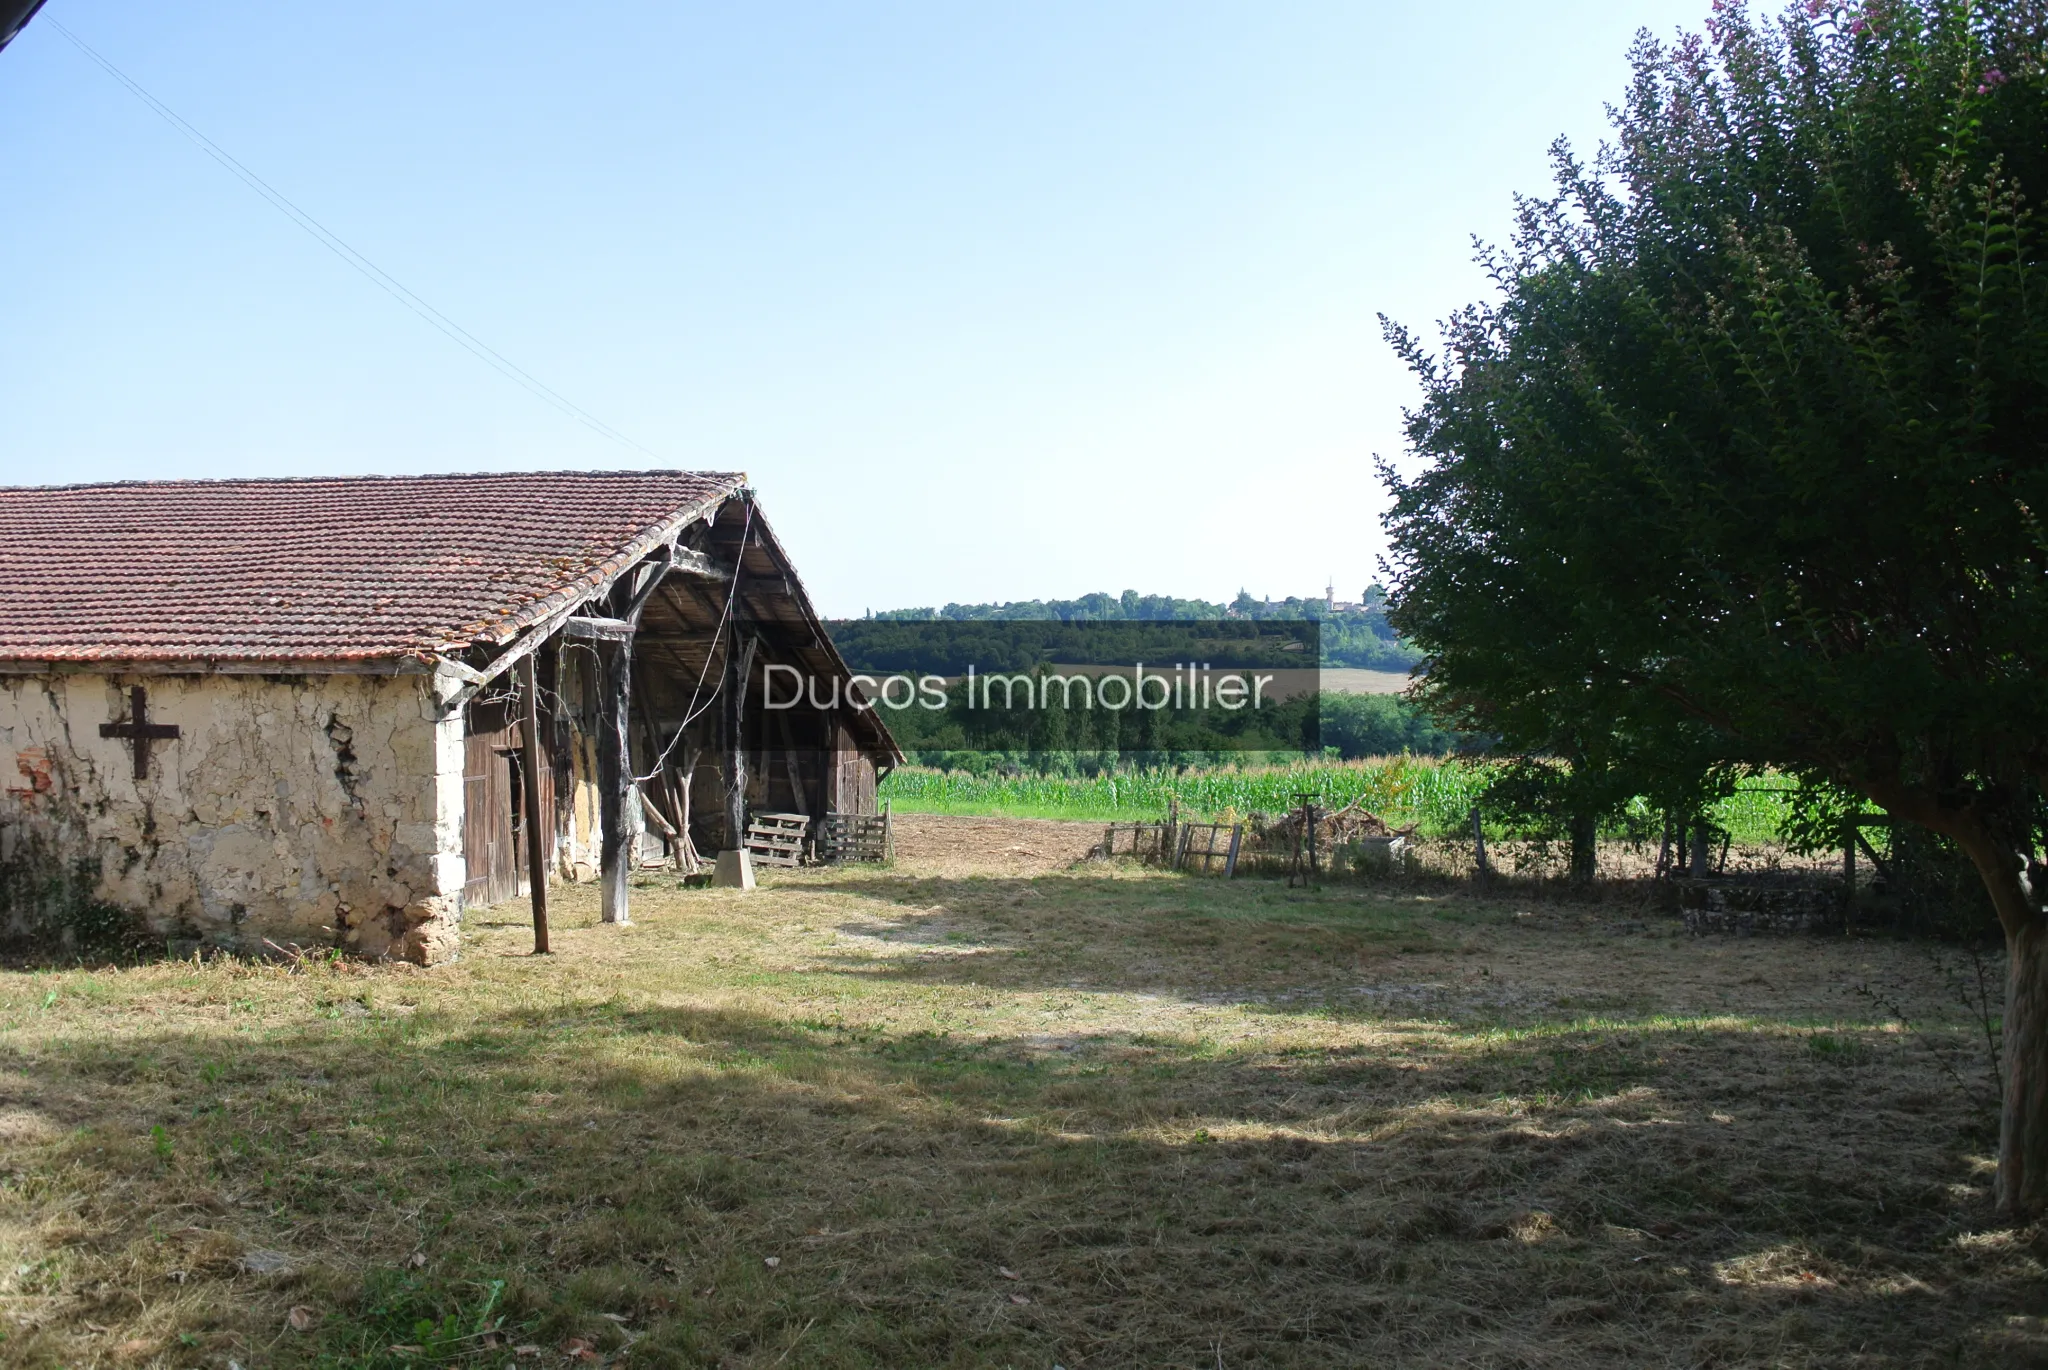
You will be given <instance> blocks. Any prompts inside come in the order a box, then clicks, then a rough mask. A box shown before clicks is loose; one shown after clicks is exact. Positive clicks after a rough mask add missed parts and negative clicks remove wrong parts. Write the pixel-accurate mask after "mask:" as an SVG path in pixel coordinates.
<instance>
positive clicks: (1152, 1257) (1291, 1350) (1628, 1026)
mask: <svg viewBox="0 0 2048 1370" xmlns="http://www.w3.org/2000/svg"><path fill="white" fill-rule="evenodd" d="M900 827H901V831H900V833H899V841H900V844H901V850H902V856H901V859H900V861H899V863H898V865H897V866H896V867H895V868H893V869H874V870H865V871H827V872H819V873H801V874H794V875H788V876H779V877H771V883H770V884H769V886H768V887H767V888H765V889H763V890H762V891H760V892H757V893H755V894H752V895H740V894H736V893H731V892H724V891H719V892H712V891H690V892H685V891H681V890H677V889H674V888H673V887H672V886H671V887H664V886H656V887H651V888H644V889H642V890H640V891H638V892H637V893H636V895H635V911H636V917H637V919H638V921H637V922H636V923H635V925H634V926H632V927H629V928H607V927H600V926H597V925H596V924H595V891H594V890H593V889H589V888H572V889H568V890H565V891H562V892H561V895H560V897H559V899H558V901H557V926H558V931H557V933H556V948H557V954H556V955H555V956H553V957H551V958H546V959H535V958H532V957H530V956H527V955H525V954H524V953H525V950H526V947H527V939H526V934H525V933H524V931H523V929H522V928H521V927H520V926H519V921H520V920H521V919H522V918H523V916H524V909H523V906H519V905H507V906H504V907H503V908H501V909H499V910H496V911H485V912H483V913H481V914H474V915H472V916H471V918H470V920H469V928H468V932H467V936H468V938H469V941H468V944H467V947H468V950H467V954H466V955H465V957H464V959H463V960H462V961H461V962H460V963H459V964H457V965H455V966H451V967H447V968H443V969H438V970H433V971H419V970H413V969H408V968H404V967H397V966H365V965H359V964H351V963H346V962H336V963H332V964H329V963H318V964H309V965H304V966H299V967H293V966H287V965H277V964H250V963H240V962H228V961H217V962H212V963H207V964H195V963H172V964H156V965H145V966H140V967H133V968H128V969H100V970H82V969H81V970H61V971H56V970H46V971H34V970H18V971H11V972H7V973H4V974H0V1030H4V1033H5V1036H4V1043H0V1044H4V1050H5V1059H4V1063H0V1065H4V1071H0V1175H4V1179H0V1275H4V1284H0V1331H4V1333H5V1340H4V1341H0V1361H4V1362H5V1363H7V1364H9V1365H12V1366H25V1367H45V1366H47V1367H56V1366H78V1367H84V1366H109V1367H113V1366H160V1367H172V1366H207V1367H225V1366H226V1365H227V1364H228V1363H229V1361H230V1360H232V1361H233V1362H235V1363H236V1364H239V1365H241V1366H243V1367H246V1368H247V1370H256V1367H266V1366H336V1367H338V1366H369V1367H381V1366H414V1365H474V1366H487V1367H491V1368H492V1370H496V1368H497V1367H500V1366H504V1365H513V1366H522V1367H523V1366H563V1365H590V1364H599V1363H618V1364H621V1365H631V1366H641V1365H646V1366H671V1365H673V1366H723V1367H734V1368H738V1367H749V1368H753V1367H758V1368H759V1370H773V1368H774V1367H783V1366H787V1367H806V1366H809V1367H921V1366H958V1367H966V1366H1013V1367H1030V1368H1031V1370H1049V1367H1052V1366H1055V1365H1060V1366H1065V1367H1068V1370H1084V1368H1085V1367H1111V1366H1141V1365H1142V1366H1184V1367H1201V1368H1202V1370H1212V1368H1213V1367H1216V1366H1224V1367H1231V1368H1232V1370H1235V1368H1237V1367H1250V1366H1288V1367H1296V1366H1300V1367H1308V1366H1314V1367H1338V1366H1343V1367H1355V1366H1362V1365H1374V1366H1379V1365H1388V1366H1439V1365H1447V1364H1458V1365H1467V1366H1481V1367H1508V1366H1517V1367H1526V1366H1558V1367H1567V1366H1583V1365H1617V1364H1630V1365H1671V1366H1695V1365H1765V1364H1768V1365H1780V1366H1816V1367H1817V1366H1859V1367H1868V1366H1907V1365H1912V1366H1923V1365H1955V1366H2002V1365H2011V1366H2017V1365H2025V1364H2039V1363H2041V1357H2042V1356H2044V1355H2048V1331H2044V1324H2043V1320H2042V1319H2041V1317H2040V1314H2041V1312H2042V1310H2043V1309H2044V1308H2048V1284H2044V1280H2043V1270H2042V1264H2041V1262H2042V1259H2043V1255H2044V1253H2048V1243H2044V1239H2043V1237H2042V1234H2041V1233H2040V1232H2038V1231H2033V1230H2025V1231H2010V1230H2005V1229H2002V1228H2001V1227H2000V1226H1999V1225H1998V1224H1997V1223H1996V1222H1995V1221H1993V1220H1992V1219H1991V1217H1990V1216H1989V1212H1988V1200H1987V1194H1986V1186H1987V1184H1988V1181H1989V1170H1990V1160H1989V1157H1988V1155H1987V1150H1988V1147H1989V1145H1990V1141H1989V1138H1990V1134H1989V1132H1988V1130H1987V1124H1988V1118H1987V1115H1986V1113H1985V1111H1984V1108H1983V1104H1982V1101H1981V1099H1980V1098H1978V1097H1977V1096H1976V1095H1975V1093H1974V1091H1975V1090H1976V1089H1977V1085H1978V1078H1979V1077H1978V1074H1977V1072H1976V1067H1975V1065H1974V1064H1973V1060H1974V1058H1973V1057H1972V1054H1971V1052H1972V1048H1971V1045H1970V1042H1971V1035H1970V1028H1969V1025H1968V1024H1965V1023H1962V1022H1960V1021H1954V1019H1956V1018H1957V1016H1958V1015H1956V1014H1955V1013H1954V1012H1953V1011H1952V1010H1945V1009H1944V1007H1943V1005H1944V1002H1945V1000H1944V997H1943V993H1944V992H1943V989H1942V986H1941V984H1940V977H1939V976H1938V975H1936V974H1934V973H1933V972H1932V971H1930V969H1929V968H1928V963H1927V959H1926V956H1925V954H1924V953H1922V952H1920V951H1917V950H1915V949H1914V948H1911V947H1907V946H1903V945H1894V944H1885V943H1878V942H1846V941H1842V940H1839V939H1837V940H1825V941H1824V940H1818V939H1815V940H1802V941H1800V942H1798V943H1796V944H1793V943H1785V942H1775V941H1772V940H1771V939H1752V940H1743V941H1728V942H1718V941H1689V940H1687V939H1685V938H1683V937H1682V936H1680V935H1678V934H1677V933H1676V931H1675V930H1674V928H1673V927H1672V926H1671V925H1669V924H1667V923H1666V922H1665V921H1663V920H1662V919H1659V918H1656V917H1654V916H1648V915H1636V916H1631V915H1628V914H1627V913H1626V912H1624V913H1622V914H1617V913H1616V912H1615V911H1614V909H1613V908H1612V907H1611V906H1600V907H1598V908H1586V907H1580V906H1567V905H1559V906H1550V905H1526V904H1504V903H1489V902H1484V901H1479V900H1474V899H1469V898H1465V897H1462V896H1452V895H1445V896H1437V895H1430V896H1427V897H1416V896H1415V895H1414V894H1412V893H1409V894H1399V893H1393V892H1389V891H1388V890H1386V889H1384V888H1383V889H1380V890H1377V891H1376V890H1374V889H1373V888H1371V887H1363V886H1346V887H1342V888H1339V887H1334V886H1333V887H1331V888H1329V889H1325V890H1320V891H1303V890H1296V891H1289V890H1287V889H1285V888H1284V887H1282V886H1281V885H1279V884H1277V883H1272V882H1263V881H1236V882H1230V883H1225V882H1222V881H1206V880H1197V879H1193V878H1188V877H1182V876H1173V875H1162V874H1156V873H1147V872H1142V871H1138V870H1126V869H1120V868H1116V867H1106V866H1102V865H1099V864H1084V865H1079V866H1074V865H1071V864H1070V861H1071V858H1072V856H1073V855H1074V854H1075V853H1076V852H1078V851H1079V850H1081V849H1082V848H1084V847H1085V845H1086V844H1087V842H1088V841H1090V840H1092V838H1093V836H1094V833H1093V832H1092V831H1091V830H1089V829H1086V828H1080V829H1078V830H1077V829H1076V828H1073V827H1067V826H1065V825H1055V824H1042V823H1040V824H1033V823H1016V822H1009V823H1004V822H994V821H976V820H942V819H931V818H916V817H912V818H908V819H906V820H905V821H904V822H903V823H902V824H901V825H900ZM1862 983H1871V984H1879V985H1883V986H1886V987H1887V988H1886V990H1885V993H1886V995H1888V996H1890V997H1892V998H1893V999H1896V1000H1897V1001H1898V1002H1899V1003H1901V1004H1903V1005H1904V1006H1906V1007H1907V1008H1908V1009H1909V1011H1910V1013H1911V1016H1912V1017H1913V1019H1914V1020H1915V1021H1916V1023H1917V1024H1918V1030H1915V1031H1906V1030H1902V1029H1901V1028H1900V1027H1899V1026H1898V1024H1897V1023H1896V1022H1895V1021H1894V1020H1893V1019H1892V1017H1891V1016H1890V1014H1889V1012H1888V1011H1884V1010H1880V1009H1878V1008H1876V1007H1874V1006H1873V1001H1872V1000H1870V999H1869V998H1866V997H1864V996H1860V995H1858V994H1856V993H1853V992H1852V991H1853V989H1854V987H1855V986H1856V985H1858V984H1862ZM1945 1014H1946V1015H1947V1016H1944V1015H1945ZM1952 1069H1953V1071H1954V1072H1955V1073H1954V1074H1951V1070H1952Z"/></svg>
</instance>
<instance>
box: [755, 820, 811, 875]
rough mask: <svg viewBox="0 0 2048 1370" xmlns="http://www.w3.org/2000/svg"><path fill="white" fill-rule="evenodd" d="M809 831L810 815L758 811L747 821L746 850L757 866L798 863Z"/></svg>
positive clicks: (799, 863)
mask: <svg viewBox="0 0 2048 1370" xmlns="http://www.w3.org/2000/svg"><path fill="white" fill-rule="evenodd" d="M810 830H811V818H810V815H809V814H802V813H757V814H755V815H754V816H753V817H752V818H751V819H749V820H748V821H747V850H748V851H749V852H750V853H752V854H753V857H754V864H756V865H761V866H800V865H802V864H803V860H804V842H805V839H806V836H807V834H808V833H809V832H810Z"/></svg>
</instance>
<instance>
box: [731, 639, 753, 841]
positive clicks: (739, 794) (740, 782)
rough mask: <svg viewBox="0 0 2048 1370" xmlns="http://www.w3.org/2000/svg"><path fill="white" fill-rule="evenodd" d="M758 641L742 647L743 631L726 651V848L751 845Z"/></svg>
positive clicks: (732, 640)
mask: <svg viewBox="0 0 2048 1370" xmlns="http://www.w3.org/2000/svg"><path fill="white" fill-rule="evenodd" d="M754 645H755V644H754V639H752V638H748V639H747V642H746V645H745V646H744V647H742V646H741V645H740V639H739V631H738V629H737V628H735V629H734V630H733V636H732V638H731V640H730V641H729V642H728V644H727V646H726V649H725V831H726V834H727V839H726V845H727V847H728V848H729V849H732V850H737V849H739V848H741V847H744V846H746V845H747V728H746V725H747V677H748V676H750V675H751V674H753V669H754Z"/></svg>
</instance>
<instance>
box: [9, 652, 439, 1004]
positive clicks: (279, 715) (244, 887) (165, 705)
mask: <svg viewBox="0 0 2048 1370" xmlns="http://www.w3.org/2000/svg"><path fill="white" fill-rule="evenodd" d="M131 685H142V686H143V687H145V688H146V689H147V690H148V692H149V705H148V707H149V718H150V721H151V722H153V723H173V724H176V725H177V726H178V728H179V729H180V736H179V737H178V738H177V739H175V740H171V741H162V742H157V743H155V744H153V746H152V748H151V758H150V767H149V776H148V778H146V779H143V780H137V779H135V778H134V769H133V767H134V759H133V752H132V751H131V750H130V744H129V743H128V742H126V741H124V740H122V739H120V738H102V737H101V736H100V735H99V726H100V724H102V723H108V722H116V721H121V720H125V719H126V718H127V717H128V703H129V699H128V689H129V687H130V686H131ZM436 691H437V682H436V678H434V677H429V676H418V675H413V676H375V675H335V676H288V677H287V676H272V677H260V676H237V675H209V676H134V677H129V676H118V675H116V676H103V675H85V674H80V675H69V674H66V675H49V676H0V934H5V935H7V936H9V937H10V939H11V940H17V941H19V940H25V939H33V938H42V939H44V940H47V938H48V936H49V935H50V934H51V933H53V932H55V933H59V934H62V933H63V929H64V927H65V926H66V919H67V917H72V918H76V917H79V916H81V915H80V913H79V910H81V909H87V908H92V909H97V910H98V911H99V912H100V913H102V914H104V913H105V911H107V910H118V911H121V912H122V913H125V914H126V915H128V916H129V917H130V918H132V919H133V920H135V922H136V923H138V924H139V925H140V929H141V930H143V931H145V932H146V933H147V934H148V935H149V936H151V937H155V938H162V939H164V940H166V941H167V942H168V943H169V944H170V945H171V946H172V947H173V949H181V948H185V947H190V946H192V945H195V944H197V945H211V946H221V947H231V948H234V949H237V950H242V951H255V950H259V949H260V948H261V947H262V944H263V942H264V940H265V939H268V940H270V941H272V942H275V943H277V944H279V945H281V946H292V945H297V946H300V947H314V946H339V947H343V948H346V949H349V950H351V951H355V952H359V953H362V954H365V955H370V956H386V955H388V956H398V957H404V958H406V959H409V960H413V961H419V962H423V963H429V964H431V963H434V962H438V961H444V960H448V959H450V958H451V957H453V955H454V954H455V949H456V939H457V926H458V919H459V916H460V913H461V903H462V885H463V858H462V802H463V789H462V762H463V742H462V738H463V724H462V716H461V713H460V711H459V710H458V711H456V712H455V713H454V714H453V716H452V717H449V718H445V719H444V718H442V717H441V714H442V713H443V712H444V710H443V709H442V707H441V705H440V702H439V698H438V696H437V693H436ZM88 921H90V920H89V919H88Z"/></svg>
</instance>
